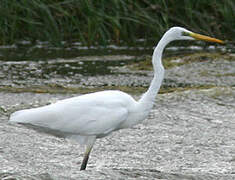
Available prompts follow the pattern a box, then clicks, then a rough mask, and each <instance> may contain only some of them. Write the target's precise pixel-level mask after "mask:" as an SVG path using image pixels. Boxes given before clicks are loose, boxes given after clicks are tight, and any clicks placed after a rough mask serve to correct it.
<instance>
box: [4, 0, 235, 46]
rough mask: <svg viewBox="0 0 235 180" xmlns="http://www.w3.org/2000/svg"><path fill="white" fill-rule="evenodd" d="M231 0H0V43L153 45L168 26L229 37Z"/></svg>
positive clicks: (232, 16) (231, 32) (234, 24)
mask: <svg viewBox="0 0 235 180" xmlns="http://www.w3.org/2000/svg"><path fill="white" fill-rule="evenodd" d="M234 12H235V1H232V0H223V1H221V0H204V1H197V0H190V1H188V0H174V1H172V0H142V1H140V0H136V1H134V0H132V1H131V0H108V1H107V0H95V1H92V0H1V3H0V44H9V43H14V42H16V41H18V40H30V41H35V40H42V41H45V40H46V41H50V42H51V43H53V44H56V45H59V44H60V42H61V41H68V42H70V41H80V42H82V43H83V44H84V45H87V46H90V45H94V44H97V43H98V44H102V45H105V44H109V43H115V44H119V43H122V42H123V43H126V44H135V43H136V41H135V40H136V39H139V38H144V39H147V40H148V42H150V43H151V42H152V40H153V39H154V43H155V42H156V39H158V38H159V37H160V36H161V35H162V33H163V32H164V31H165V30H166V29H168V28H169V27H171V26H175V25H177V26H183V27H186V28H189V29H191V30H194V31H196V32H201V33H203V34H208V35H212V36H216V37H218V38H222V39H230V40H231V39H233V38H234V37H235V31H234V29H235V20H234V19H235V13H234Z"/></svg>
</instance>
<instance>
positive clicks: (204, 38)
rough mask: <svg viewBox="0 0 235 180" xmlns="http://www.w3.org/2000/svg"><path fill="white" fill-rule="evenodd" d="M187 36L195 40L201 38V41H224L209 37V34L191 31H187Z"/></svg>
mask: <svg viewBox="0 0 235 180" xmlns="http://www.w3.org/2000/svg"><path fill="white" fill-rule="evenodd" d="M189 36H191V37H193V38H194V39H197V40H203V41H209V42H216V43H221V44H224V41H222V40H219V39H216V38H212V37H209V36H204V35H201V34H197V33H193V32H192V33H189Z"/></svg>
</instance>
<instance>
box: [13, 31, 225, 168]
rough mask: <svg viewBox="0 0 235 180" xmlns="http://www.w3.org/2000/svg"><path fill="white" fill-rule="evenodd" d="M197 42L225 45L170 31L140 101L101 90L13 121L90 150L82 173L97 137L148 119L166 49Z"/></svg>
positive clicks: (28, 112)
mask: <svg viewBox="0 0 235 180" xmlns="http://www.w3.org/2000/svg"><path fill="white" fill-rule="evenodd" d="M193 39H201V40H206V41H212V42H218V43H223V42H222V41H221V40H218V39H215V38H210V37H207V36H202V35H199V34H196V33H193V32H191V31H188V30H186V29H184V28H180V27H174V28H171V29H170V30H168V31H167V32H166V33H165V34H164V36H163V37H162V39H161V40H160V42H159V43H158V45H157V47H156V48H155V49H154V53H153V57H152V63H153V69H154V78H153V80H152V82H151V85H150V87H149V89H148V90H147V92H146V93H145V94H143V96H142V97H141V99H140V100H139V101H135V100H134V99H133V98H132V97H131V96H130V95H128V94H126V93H124V92H121V91H111V90H110V91H101V92H96V93H91V94H86V95H81V96H78V97H73V98H69V99H65V100H61V101H58V102H57V103H54V104H51V105H47V106H43V107H39V108H33V109H26V110H21V111H17V112H15V113H13V114H12V115H11V117H10V122H16V123H21V124H25V125H28V126H30V127H33V128H36V129H40V130H45V131H46V132H48V133H51V134H54V135H59V136H63V137H69V138H73V139H75V140H77V141H78V142H79V143H81V144H86V145H87V149H86V152H85V156H84V159H83V162H82V165H81V170H84V169H85V168H86V165H87V161H88V158H89V154H90V151H91V149H92V146H93V144H94V142H95V140H96V138H101V137H104V136H106V135H108V134H110V133H111V132H113V131H116V130H118V129H122V128H129V127H132V126H134V125H136V124H138V123H140V122H141V121H143V120H144V119H145V118H146V117H147V116H148V114H149V112H150V110H151V108H152V107H153V103H154V99H155V96H156V94H157V93H158V91H159V89H160V86H161V83H162V80H163V77H164V68H163V65H162V61H161V58H162V53H163V50H164V48H165V46H166V45H167V44H168V43H169V42H171V41H173V40H193Z"/></svg>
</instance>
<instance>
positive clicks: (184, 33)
mask: <svg viewBox="0 0 235 180" xmlns="http://www.w3.org/2000/svg"><path fill="white" fill-rule="evenodd" d="M181 35H182V36H189V33H188V32H185V31H183V32H182V33H181Z"/></svg>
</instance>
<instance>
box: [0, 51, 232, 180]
mask: <svg viewBox="0 0 235 180" xmlns="http://www.w3.org/2000/svg"><path fill="white" fill-rule="evenodd" d="M146 53H147V52H146ZM150 55H151V54H150ZM228 57H229V58H228V59H226V58H221V57H219V58H217V59H216V60H215V59H211V58H207V57H205V59H204V60H203V61H198V62H195V61H193V62H191V63H187V64H183V65H180V66H175V67H172V68H169V69H167V70H166V75H165V80H164V83H163V86H162V89H163V90H164V89H167V88H169V87H171V88H172V87H173V88H175V90H174V91H171V92H170V91H169V92H168V93H163V94H159V95H158V97H157V99H156V104H155V106H154V108H153V110H152V111H151V114H150V115H149V117H148V119H146V120H145V121H144V122H143V123H142V124H139V125H138V126H135V127H133V128H131V129H124V130H120V131H118V132H115V133H113V134H111V135H110V136H108V137H106V138H103V139H99V140H97V142H96V144H95V146H94V149H93V150H92V153H91V157H90V160H89V163H88V167H87V170H86V171H82V172H81V171H79V168H80V164H81V160H82V156H83V153H84V148H83V147H80V146H79V145H78V144H77V143H76V142H74V141H71V140H66V139H60V138H57V137H54V136H50V135H47V134H43V133H38V132H35V131H34V130H31V129H27V128H25V127H22V126H20V125H11V124H8V117H9V115H10V114H11V113H12V112H14V111H16V110H19V109H24V108H31V107H37V106H42V105H46V104H49V103H53V102H55V101H57V100H60V99H65V98H68V97H72V96H77V95H80V94H81V92H80V91H79V90H81V89H77V90H76V91H73V92H72V93H71V92H70V91H65V92H66V93H65V92H63V93H60V92H61V91H59V90H58V89H61V88H63V87H64V86H65V87H77V88H84V89H86V88H87V87H89V88H90V89H86V90H85V91H82V93H84V92H86V91H87V92H89V91H90V90H91V89H92V88H95V89H96V88H97V87H101V89H110V88H113V89H120V87H124V86H125V87H126V86H127V87H129V89H128V92H129V93H130V94H131V95H133V96H134V98H136V99H138V98H139V97H140V95H141V93H142V91H143V90H145V89H146V88H147V86H148V85H149V83H150V81H151V79H152V75H153V74H152V72H151V71H137V70H136V71H134V70H130V68H129V65H131V64H132V63H133V62H137V60H136V58H135V55H134V53H133V54H125V53H123V54H122V55H112V56H107V55H100V56H79V57H76V58H74V57H73V58H71V57H70V58H69V59H66V58H61V57H59V58H52V59H49V60H42V59H41V60H40V61H35V60H33V59H32V60H23V59H21V61H18V60H19V59H18V60H11V61H9V60H7V61H6V60H4V61H0V63H1V66H0V77H1V82H0V87H1V91H0V164H1V166H0V179H5V180H7V179H8V180H10V179H61V180H62V179H74V180H75V179H175V180H182V179H185V180H191V179H203V180H205V179H211V180H214V179H220V180H230V179H231V180H232V179H235V153H234V152H235V121H234V119H235V89H234V87H235V79H234V74H235V68H234V67H235V59H234V57H235V56H234V54H232V53H229V56H228ZM138 61H139V60H138ZM52 84H54V85H55V86H53V85H52ZM42 86H50V88H51V89H54V90H55V91H54V92H53V93H52V91H50V93H35V92H36V91H33V90H32V89H33V88H35V87H36V89H37V88H39V87H42ZM135 87H142V88H143V89H141V91H140V90H139V89H137V90H134V88H135ZM184 87H187V90H185V89H182V88H184ZM198 87H202V88H198ZM19 88H21V90H20V91H18V89H19ZM28 89H29V90H28ZM132 89H133V91H132ZM14 90H15V91H14ZM66 90H67V89H66ZM12 92H14V93H12Z"/></svg>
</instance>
